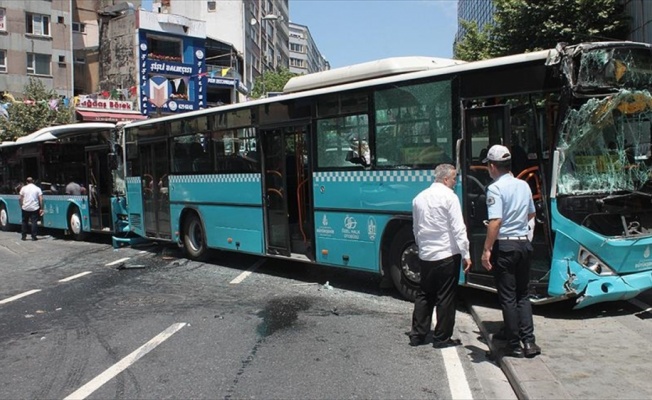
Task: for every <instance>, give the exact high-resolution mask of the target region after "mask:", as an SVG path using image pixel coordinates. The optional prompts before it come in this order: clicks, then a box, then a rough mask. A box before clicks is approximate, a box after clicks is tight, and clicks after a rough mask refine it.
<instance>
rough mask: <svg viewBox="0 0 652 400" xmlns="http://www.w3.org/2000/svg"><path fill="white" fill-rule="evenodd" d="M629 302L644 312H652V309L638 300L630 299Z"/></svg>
mask: <svg viewBox="0 0 652 400" xmlns="http://www.w3.org/2000/svg"><path fill="white" fill-rule="evenodd" d="M629 302H630V303H632V304H633V305H635V306H636V307H638V308H640V309H641V310H643V312H652V307H650V306H649V305H647V304H646V303H643V302H642V301H640V300H638V299H629Z"/></svg>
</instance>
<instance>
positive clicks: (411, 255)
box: [389, 226, 421, 301]
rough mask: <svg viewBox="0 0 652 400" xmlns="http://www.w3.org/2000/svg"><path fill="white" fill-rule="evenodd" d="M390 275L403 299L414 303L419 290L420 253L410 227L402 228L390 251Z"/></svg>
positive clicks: (395, 237)
mask: <svg viewBox="0 0 652 400" xmlns="http://www.w3.org/2000/svg"><path fill="white" fill-rule="evenodd" d="M389 261H390V274H391V276H392V281H393V282H394V286H396V289H397V290H398V291H399V292H400V293H401V295H402V296H403V297H405V298H406V299H408V300H410V301H414V298H415V296H416V292H417V290H419V281H420V280H421V276H420V267H419V252H418V249H417V245H416V243H415V242H414V235H413V234H412V229H411V227H410V226H404V227H403V228H401V229H400V230H399V231H398V232H397V234H396V236H394V240H393V241H392V244H391V246H390V249H389Z"/></svg>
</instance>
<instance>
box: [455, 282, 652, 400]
mask: <svg viewBox="0 0 652 400" xmlns="http://www.w3.org/2000/svg"><path fill="white" fill-rule="evenodd" d="M464 298H465V299H467V301H466V302H467V307H468V309H469V310H470V311H471V314H472V316H473V319H474V320H475V322H476V324H477V325H478V327H479V328H480V332H481V334H482V336H483V337H484V338H485V340H486V342H487V345H488V347H489V350H490V351H491V353H492V354H493V355H494V356H495V357H496V358H495V359H496V361H497V363H498V365H499V366H500V368H501V369H502V370H503V372H504V373H505V375H506V376H507V379H508V380H509V382H510V384H511V385H512V388H513V389H514V392H515V393H516V396H517V397H518V398H519V399H580V398H582V399H614V398H627V399H639V398H640V399H649V398H652V379H650V376H651V374H652V368H651V367H650V364H649V360H650V359H651V358H652V346H651V345H650V340H649V332H650V325H649V324H650V322H651V321H646V320H644V319H640V318H636V317H634V314H635V312H633V309H632V308H629V307H627V306H623V304H624V303H612V304H609V305H606V306H602V307H595V306H594V307H593V308H591V309H590V310H570V309H569V308H568V306H566V307H564V306H563V305H557V306H554V305H548V306H535V307H534V333H535V335H536V338H537V344H538V345H540V346H541V349H542V354H541V355H539V356H537V357H535V358H531V359H528V358H521V359H518V358H511V357H502V354H500V349H501V348H502V347H503V346H504V345H505V342H504V341H500V340H492V335H493V334H494V333H496V332H498V330H499V329H500V328H501V326H502V312H501V311H500V308H499V306H498V304H497V301H496V298H495V295H494V294H491V293H486V294H483V295H477V294H473V295H472V296H464ZM471 299H472V300H471ZM625 304H628V303H625Z"/></svg>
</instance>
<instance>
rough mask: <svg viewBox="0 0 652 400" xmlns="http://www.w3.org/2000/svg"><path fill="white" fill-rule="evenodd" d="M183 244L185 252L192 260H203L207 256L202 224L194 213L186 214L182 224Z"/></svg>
mask: <svg viewBox="0 0 652 400" xmlns="http://www.w3.org/2000/svg"><path fill="white" fill-rule="evenodd" d="M183 244H184V248H185V250H186V253H187V254H188V256H189V257H190V258H192V259H193V260H198V261H204V260H206V258H208V246H207V245H206V235H205V234H204V225H203V224H202V223H201V220H200V219H199V216H197V214H195V213H192V214H190V215H188V218H186V220H185V222H184V224H183Z"/></svg>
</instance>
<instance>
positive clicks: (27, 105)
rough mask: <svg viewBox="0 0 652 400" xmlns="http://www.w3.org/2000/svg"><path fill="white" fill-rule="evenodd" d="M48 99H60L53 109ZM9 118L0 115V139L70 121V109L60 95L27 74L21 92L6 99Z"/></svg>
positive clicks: (13, 137) (14, 137) (23, 134)
mask: <svg viewBox="0 0 652 400" xmlns="http://www.w3.org/2000/svg"><path fill="white" fill-rule="evenodd" d="M50 100H59V103H58V104H57V106H56V109H53V108H52V107H50V103H49V102H50ZM7 113H8V114H9V118H8V119H7V118H4V117H0V141H2V140H16V139H17V138H19V137H21V136H25V135H28V134H30V133H32V132H34V131H37V130H39V129H41V128H45V127H47V126H51V125H62V124H69V123H72V122H73V110H72V108H71V107H66V106H64V105H63V102H61V101H60V98H59V95H58V94H57V93H56V92H55V91H54V90H53V89H48V88H46V87H45V85H44V84H43V82H42V81H41V80H40V79H36V78H30V79H29V82H28V83H27V84H26V85H25V88H24V96H23V98H22V99H17V101H15V102H11V103H9V106H8V108H7Z"/></svg>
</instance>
